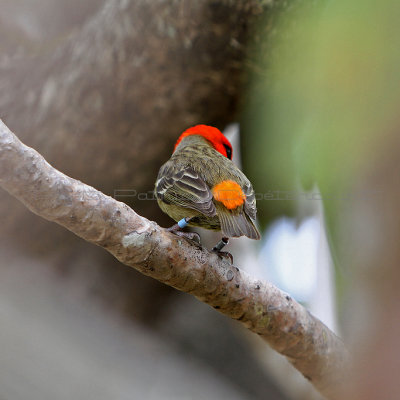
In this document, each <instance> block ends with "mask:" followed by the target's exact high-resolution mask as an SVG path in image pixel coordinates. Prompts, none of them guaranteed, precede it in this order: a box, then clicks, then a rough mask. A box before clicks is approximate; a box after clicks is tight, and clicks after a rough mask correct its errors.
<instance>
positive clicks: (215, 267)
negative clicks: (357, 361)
mask: <svg viewBox="0 0 400 400" xmlns="http://www.w3.org/2000/svg"><path fill="white" fill-rule="evenodd" d="M0 185H1V186H2V187H3V188H4V189H5V190H7V191H8V192H9V193H10V194H12V195H13V196H15V197H16V198H18V199H19V200H20V201H21V202H22V203H23V204H25V206H26V207H28V208H29V209H30V210H31V211H32V212H34V213H35V214H37V215H39V216H41V217H43V218H46V219H47V220H49V221H53V222H56V223H58V224H60V225H62V226H64V227H65V228H67V229H69V230H70V231H71V232H73V233H75V234H76V235H78V236H80V237H81V238H83V239H85V240H87V241H89V242H91V243H94V244H97V245H99V246H101V247H103V248H105V249H106V250H108V251H109V252H110V253H111V254H113V255H114V256H115V257H116V258H117V259H118V260H119V261H121V262H122V263H124V264H126V265H128V266H131V267H133V268H135V269H137V270H138V271H140V272H141V273H143V274H145V275H148V276H151V277H153V278H155V279H157V280H159V281H161V282H163V283H165V284H167V285H170V286H172V287H174V288H176V289H178V290H181V291H183V292H186V293H190V294H192V295H193V296H195V297H196V298H198V299H199V300H201V301H203V302H205V303H207V304H209V305H210V306H212V307H214V308H215V309H217V310H218V311H220V312H221V313H223V314H225V315H227V316H229V317H231V318H233V319H236V320H238V321H240V322H241V323H242V324H243V325H244V326H245V327H246V328H248V329H250V330H251V331H253V332H254V333H256V334H258V335H260V336H261V337H262V338H263V339H264V340H266V341H267V342H268V343H269V345H270V346H271V347H272V348H274V349H275V350H276V351H278V352H279V353H281V354H283V355H284V356H286V357H287V358H288V360H289V361H290V362H291V363H292V364H293V366H294V367H295V368H297V369H298V370H299V371H300V372H301V373H302V374H303V375H304V376H305V377H306V378H307V379H309V380H310V381H311V382H312V383H313V384H314V386H315V387H316V388H317V389H318V390H319V391H320V392H321V393H322V394H323V395H325V396H326V397H327V398H329V399H339V398H340V389H341V387H342V385H343V382H344V381H345V377H346V371H347V370H348V358H349V357H348V352H347V350H346V348H345V346H344V344H343V342H342V341H341V340H340V339H339V338H338V337H337V336H336V335H335V334H334V333H333V332H331V331H330V330H329V329H328V328H327V327H326V326H325V325H324V324H323V323H322V322H321V321H319V320H318V319H317V318H315V317H313V316H312V315H311V314H310V313H309V312H308V311H307V310H306V309H305V308H304V307H302V306H301V305H300V304H298V303H297V302H296V301H294V300H293V299H292V298H291V297H290V296H289V295H287V294H286V293H284V292H282V291H281V290H279V289H278V288H276V287H274V286H273V285H271V284H270V283H268V282H264V281H260V280H257V279H255V278H253V277H250V276H249V275H248V274H246V273H245V272H244V271H242V270H240V269H239V268H237V267H235V266H233V265H231V264H229V263H228V262H227V261H226V260H222V259H220V258H219V257H218V256H217V255H216V254H214V253H210V252H209V251H207V250H206V249H204V248H202V247H200V246H197V245H195V244H193V243H191V242H188V241H186V240H184V239H182V238H180V237H177V236H175V235H173V234H172V233H169V232H167V231H165V230H164V229H163V228H161V227H159V226H158V225H157V224H156V223H155V222H152V221H149V220H147V219H146V218H143V217H141V216H140V215H138V214H136V213H135V212H134V211H133V210H132V209H130V208H129V207H128V206H127V205H126V204H124V203H121V202H118V201H116V200H115V199H113V198H111V197H109V196H106V195H105V194H103V193H101V192H99V191H97V190H96V189H94V188H93V187H91V186H88V185H86V184H84V183H82V182H80V181H78V180H75V179H72V178H70V177H68V176H66V175H64V174H63V173H61V172H60V171H58V170H56V169H55V168H53V167H52V166H51V165H50V164H49V163H47V161H46V160H45V159H44V158H43V157H42V156H41V155H40V154H39V153H38V152H36V151H35V150H34V149H32V148H30V147H28V146H26V145H24V144H23V143H22V142H20V141H19V139H18V138H17V137H16V136H15V135H14V134H13V133H12V132H11V131H10V130H9V129H8V128H7V126H6V125H5V124H4V123H3V122H2V121H1V120H0Z"/></svg>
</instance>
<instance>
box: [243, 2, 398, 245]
mask: <svg viewBox="0 0 400 400" xmlns="http://www.w3.org/2000/svg"><path fill="white" fill-rule="evenodd" d="M277 3H279V2H277ZM281 3H282V2H281ZM283 3H286V8H285V7H281V8H279V7H278V8H277V10H276V12H275V13H272V16H271V15H270V16H269V17H268V19H267V20H266V21H264V22H263V24H262V25H261V26H260V31H259V34H258V36H259V37H260V40H259V42H258V43H257V47H255V49H256V50H254V53H253V54H252V55H251V56H250V58H252V61H251V62H250V67H253V68H252V70H253V80H252V83H251V85H250V89H249V95H248V99H247V107H246V110H245V112H244V114H243V124H242V129H243V130H244V132H245V135H246V149H244V150H245V151H244V155H245V160H244V161H245V167H246V170H247V171H248V175H249V176H250V177H251V178H252V180H253V183H254V186H255V188H256V191H257V192H262V193H266V192H268V190H272V191H273V190H282V191H298V190H299V186H298V185H299V183H301V186H302V189H303V190H310V189H311V188H312V187H313V185H314V183H317V185H318V187H319V189H320V190H321V193H322V198H323V201H324V206H325V212H326V218H327V222H328V228H329V232H330V234H333V239H334V240H335V227H336V219H337V216H338V215H339V213H340V206H341V204H342V201H346V199H347V196H348V195H349V194H350V193H351V191H352V187H353V186H354V185H356V184H357V181H358V180H359V179H362V176H363V171H364V170H365V169H366V168H367V167H368V166H369V164H370V162H371V159H372V158H373V154H374V152H375V151H376V149H377V147H378V146H379V144H380V142H382V141H384V140H385V138H386V136H387V135H390V134H392V133H393V130H394V128H395V127H396V126H397V108H398V106H399V102H400V90H399V86H400V85H399V80H400V73H399V72H400V68H399V67H400V49H399V46H398V41H399V38H400V23H399V21H400V2H397V1H395V0H384V1H381V2H377V1H372V0H336V1H319V2H316V1H302V2H300V1H292V2H290V1H288V2H283ZM288 4H289V6H288ZM257 52H258V53H257ZM253 62H254V64H253V65H252V63H253ZM372 189H373V188H372ZM295 207H296V202H295V201H259V202H258V209H259V216H260V218H261V222H262V223H263V224H267V223H268V222H269V221H271V219H273V218H275V217H277V216H279V215H282V214H286V215H293V214H294V211H295Z"/></svg>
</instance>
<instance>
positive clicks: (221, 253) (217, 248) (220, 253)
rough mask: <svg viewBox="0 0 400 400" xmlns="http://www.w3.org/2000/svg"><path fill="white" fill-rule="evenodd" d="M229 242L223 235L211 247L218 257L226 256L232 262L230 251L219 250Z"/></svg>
mask: <svg viewBox="0 0 400 400" xmlns="http://www.w3.org/2000/svg"><path fill="white" fill-rule="evenodd" d="M228 243H229V239H228V238H226V237H223V238H222V239H221V240H220V241H219V242H218V243H217V244H216V245H215V246H214V247H213V249H212V251H213V252H214V253H217V254H218V256H220V257H226V258H229V259H230V261H231V264H233V256H232V254H231V253H228V252H227V251H221V250H222V249H223V248H224V247H225V246H226V245H227V244H228Z"/></svg>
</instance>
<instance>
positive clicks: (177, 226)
mask: <svg viewBox="0 0 400 400" xmlns="http://www.w3.org/2000/svg"><path fill="white" fill-rule="evenodd" d="M190 220H191V218H188V217H186V218H182V219H181V220H180V221H178V223H176V224H175V225H172V226H171V227H170V228H167V231H168V232H172V233H174V234H175V235H177V236H182V237H185V238H187V239H189V240H193V241H195V242H197V243H199V244H200V235H199V234H198V233H196V232H183V231H181V229H183V228H184V227H185V226H187V224H188V222H189V221H190Z"/></svg>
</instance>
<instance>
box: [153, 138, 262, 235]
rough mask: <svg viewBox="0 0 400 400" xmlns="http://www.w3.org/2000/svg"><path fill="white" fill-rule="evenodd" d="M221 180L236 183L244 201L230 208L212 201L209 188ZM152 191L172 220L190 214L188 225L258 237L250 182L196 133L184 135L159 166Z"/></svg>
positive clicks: (229, 233)
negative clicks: (164, 161)
mask: <svg viewBox="0 0 400 400" xmlns="http://www.w3.org/2000/svg"><path fill="white" fill-rule="evenodd" d="M194 157H196V159H195V160H194ZM225 180H232V181H234V182H236V183H238V184H239V185H240V187H241V189H242V191H243V193H244V195H245V200H244V203H243V204H242V205H240V206H238V207H237V208H235V209H233V210H229V209H227V208H226V207H225V206H224V205H223V204H222V203H221V202H219V201H216V200H215V199H214V197H213V194H212V191H211V189H212V188H213V187H214V186H215V185H217V184H218V183H220V182H222V181H225ZM155 194H156V198H157V201H158V204H159V206H160V208H161V209H162V210H163V211H164V212H165V213H167V214H168V215H169V216H170V217H171V218H173V219H174V220H175V221H179V220H181V219H182V218H185V217H187V218H191V220H190V222H189V225H193V226H200V227H203V228H206V229H212V230H222V233H223V235H224V236H226V237H239V236H243V235H244V236H247V237H249V238H251V239H260V234H259V232H258V230H257V228H256V226H255V219H256V212H257V211H256V200H255V195H254V190H253V188H252V185H251V183H250V182H249V180H248V179H247V178H246V176H245V175H244V174H243V173H242V172H241V171H240V170H239V169H238V168H237V167H236V166H235V165H234V164H233V163H232V161H231V160H229V159H228V158H226V157H224V156H223V155H222V154H220V153H219V152H218V151H216V150H215V149H214V148H213V147H211V146H210V144H209V143H208V142H207V141H206V140H205V139H204V138H203V137H201V136H199V135H192V136H187V137H185V138H184V139H183V140H182V141H181V142H180V144H179V146H178V147H177V148H176V150H175V152H174V153H173V155H172V157H171V159H170V160H169V161H167V162H166V163H165V164H164V165H163V166H162V167H161V169H160V172H159V173H158V178H157V181H156V185H155Z"/></svg>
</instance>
